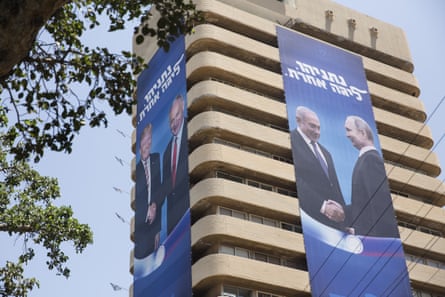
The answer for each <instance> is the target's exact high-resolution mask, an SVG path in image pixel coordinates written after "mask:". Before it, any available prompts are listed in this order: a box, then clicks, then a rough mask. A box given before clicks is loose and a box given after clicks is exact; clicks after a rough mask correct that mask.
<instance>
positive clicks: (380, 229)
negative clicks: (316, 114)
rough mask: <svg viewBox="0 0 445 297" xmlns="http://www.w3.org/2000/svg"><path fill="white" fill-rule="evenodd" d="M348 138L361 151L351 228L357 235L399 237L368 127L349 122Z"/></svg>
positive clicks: (354, 176) (357, 120) (361, 122)
mask: <svg viewBox="0 0 445 297" xmlns="http://www.w3.org/2000/svg"><path fill="white" fill-rule="evenodd" d="M345 129H346V136H347V137H348V138H349V140H350V141H351V143H352V145H353V146H354V147H355V148H356V149H358V150H359V157H358V159H357V161H356V163H355V166H354V170H353V173H352V189H351V205H350V206H349V209H348V212H347V213H348V214H347V217H348V225H349V226H350V228H349V229H350V231H351V233H353V234H356V235H367V236H381V237H397V238H398V237H399V231H398V229H397V222H396V219H395V216H394V208H393V205H392V200H391V194H390V191H389V185H388V179H387V177H386V171H385V166H384V163H383V159H382V157H381V156H380V154H379V153H378V151H377V149H376V148H375V146H374V136H373V133H372V130H371V128H370V127H369V125H368V123H367V122H366V121H365V120H363V119H362V118H360V117H358V116H349V117H347V118H346V121H345Z"/></svg>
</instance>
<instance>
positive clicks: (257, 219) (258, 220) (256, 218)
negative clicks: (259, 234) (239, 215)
mask: <svg viewBox="0 0 445 297" xmlns="http://www.w3.org/2000/svg"><path fill="white" fill-rule="evenodd" d="M250 220H251V221H252V222H255V223H258V224H262V223H263V218H262V217H260V216H256V215H251V216H250Z"/></svg>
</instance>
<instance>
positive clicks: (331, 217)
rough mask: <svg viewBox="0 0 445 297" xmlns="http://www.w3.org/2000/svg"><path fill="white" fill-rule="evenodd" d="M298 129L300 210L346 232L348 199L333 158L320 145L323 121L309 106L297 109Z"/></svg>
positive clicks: (294, 146)
mask: <svg viewBox="0 0 445 297" xmlns="http://www.w3.org/2000/svg"><path fill="white" fill-rule="evenodd" d="M295 115H296V120H297V126H298V127H297V128H296V129H294V130H293V131H292V132H291V142H292V156H293V160H294V168H295V177H296V180H297V193H298V198H299V201H300V207H301V208H302V209H303V210H304V212H305V213H307V214H308V215H309V216H311V217H312V218H314V219H316V220H317V221H319V222H320V223H323V224H325V225H327V226H331V227H334V228H336V229H339V230H342V231H344V227H345V225H344V220H345V213H344V207H345V203H344V199H343V195H342V193H341V189H340V185H339V182H338V178H337V173H336V171H335V167H334V162H333V160H332V157H331V154H330V153H329V152H328V150H327V149H326V148H325V147H323V146H322V145H321V144H320V143H319V142H318V140H319V138H320V120H319V119H318V116H317V114H316V113H315V112H314V111H312V110H311V109H309V108H307V107H305V106H298V107H297V109H296V114H295Z"/></svg>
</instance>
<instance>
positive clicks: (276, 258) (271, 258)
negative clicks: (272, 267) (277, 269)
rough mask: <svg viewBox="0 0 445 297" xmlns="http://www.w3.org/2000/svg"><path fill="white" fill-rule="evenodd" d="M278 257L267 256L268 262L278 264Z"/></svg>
mask: <svg viewBox="0 0 445 297" xmlns="http://www.w3.org/2000/svg"><path fill="white" fill-rule="evenodd" d="M280 262H281V261H280V258H279V257H275V256H269V263H272V264H276V265H280V264H281V263H280Z"/></svg>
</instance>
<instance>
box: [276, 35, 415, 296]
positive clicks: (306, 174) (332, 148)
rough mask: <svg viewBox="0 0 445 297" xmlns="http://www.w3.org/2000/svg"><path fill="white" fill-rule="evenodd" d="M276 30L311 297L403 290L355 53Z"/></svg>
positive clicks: (405, 283)
mask: <svg viewBox="0 0 445 297" xmlns="http://www.w3.org/2000/svg"><path fill="white" fill-rule="evenodd" d="M277 35H278V45H279V52H280V60H281V69H282V73H283V82H284V91H285V98H286V106H287V115H288V119H289V130H290V138H291V146H292V156H293V161H294V168H295V177H296V186H297V193H298V198H299V203H300V214H301V222H302V226H303V234H304V242H305V248H306V257H307V263H308V270H309V277H310V283H311V290H312V296H326V297H351V296H363V297H377V296H400V297H406V296H412V293H411V287H410V283H409V277H408V271H407V268H406V263H405V257H404V253H403V249H402V242H401V240H400V236H399V232H398V228H397V222H396V219H395V216H394V209H393V205H392V200H391V195H390V191H389V185H388V180H387V177H386V172H385V168H384V163H383V158H382V155H381V150H380V144H379V139H378V135H377V130H376V125H375V120H374V115H373V111H372V104H371V100H370V95H369V92H368V87H367V83H366V76H365V72H364V68H363V64H362V60H361V57H360V56H357V55H354V54H352V53H349V52H347V51H345V50H342V49H339V48H337V47H334V46H331V45H328V44H326V43H323V42H321V41H317V40H315V39H313V38H309V37H306V36H304V35H302V34H299V33H297V32H295V31H290V30H288V29H285V28H283V27H277Z"/></svg>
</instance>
